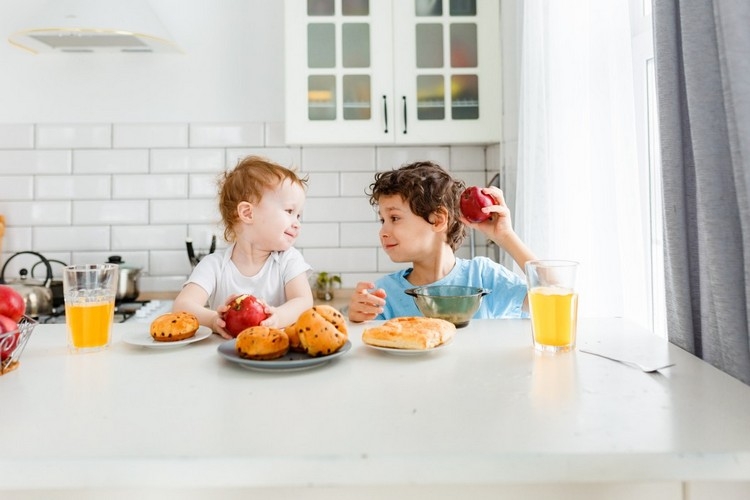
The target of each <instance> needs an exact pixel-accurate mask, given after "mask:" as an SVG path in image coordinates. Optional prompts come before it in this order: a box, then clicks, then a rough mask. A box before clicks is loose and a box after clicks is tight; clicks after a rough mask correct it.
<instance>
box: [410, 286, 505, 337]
mask: <svg viewBox="0 0 750 500" xmlns="http://www.w3.org/2000/svg"><path fill="white" fill-rule="evenodd" d="M491 291H492V290H488V289H486V288H478V287H475V286H460V285H429V286H418V287H415V288H409V289H408V290H405V293H406V294H407V295H411V296H412V297H413V298H414V303H415V304H416V305H417V308H418V309H419V310H420V311H421V312H422V314H424V315H425V316H426V317H428V318H439V319H444V320H446V321H450V322H451V323H453V324H454V325H456V328H463V327H465V326H466V325H468V324H469V322H470V321H471V318H472V317H473V316H474V313H476V312H477V310H478V309H479V306H480V305H481V304H482V297H484V296H485V295H487V294H489V293H490V292H491Z"/></svg>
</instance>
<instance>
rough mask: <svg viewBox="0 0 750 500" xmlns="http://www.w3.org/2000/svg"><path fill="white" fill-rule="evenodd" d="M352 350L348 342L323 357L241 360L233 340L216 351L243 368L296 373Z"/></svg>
mask: <svg viewBox="0 0 750 500" xmlns="http://www.w3.org/2000/svg"><path fill="white" fill-rule="evenodd" d="M351 348H352V343H351V342H349V341H348V340H347V341H346V343H345V344H344V345H343V346H341V348H340V349H339V350H338V351H336V352H334V353H332V354H328V355H325V356H315V357H313V356H310V355H309V354H307V353H305V352H299V351H289V352H287V353H286V354H284V355H283V356H281V357H280V358H276V359H265V360H261V359H248V358H243V357H242V356H240V355H239V353H238V352H237V346H236V342H235V341H234V340H227V341H226V342H222V343H221V344H219V347H218V351H219V354H221V355H222V356H223V357H224V359H227V360H229V361H232V362H233V363H237V364H238V365H240V366H241V367H243V368H247V369H249V370H257V371H271V372H277V371H297V370H307V369H310V368H315V367H316V366H320V365H323V364H326V363H328V362H330V361H333V360H334V359H336V358H338V357H339V356H341V355H343V354H345V353H346V352H347V351H349V349H351Z"/></svg>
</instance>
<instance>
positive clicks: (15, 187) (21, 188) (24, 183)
mask: <svg viewBox="0 0 750 500" xmlns="http://www.w3.org/2000/svg"><path fill="white" fill-rule="evenodd" d="M33 198H34V178H33V177H31V176H30V175H0V200H8V201H10V200H31V199H33ZM1 203H2V201H0V207H2V205H1ZM0 213H2V208H0Z"/></svg>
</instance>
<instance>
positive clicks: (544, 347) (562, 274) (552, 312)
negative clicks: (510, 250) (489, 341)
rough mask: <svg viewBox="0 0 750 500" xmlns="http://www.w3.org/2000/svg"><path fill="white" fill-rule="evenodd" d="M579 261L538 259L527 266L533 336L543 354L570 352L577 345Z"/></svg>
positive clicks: (536, 345) (536, 346) (535, 343)
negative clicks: (577, 279)
mask: <svg viewBox="0 0 750 500" xmlns="http://www.w3.org/2000/svg"><path fill="white" fill-rule="evenodd" d="M577 271H578V262H574V261H569V260H534V261H530V262H527V263H526V280H527V283H528V286H529V307H530V309H531V333H532V336H533V339H534V347H535V348H536V349H537V350H539V351H547V352H558V351H569V350H571V349H573V348H575V345H576V325H577V323H578V292H577V291H576V273H577Z"/></svg>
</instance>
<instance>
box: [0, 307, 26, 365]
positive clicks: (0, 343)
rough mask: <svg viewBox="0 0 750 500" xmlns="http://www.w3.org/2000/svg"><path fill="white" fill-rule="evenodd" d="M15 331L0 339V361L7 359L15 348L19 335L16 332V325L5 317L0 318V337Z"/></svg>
mask: <svg viewBox="0 0 750 500" xmlns="http://www.w3.org/2000/svg"><path fill="white" fill-rule="evenodd" d="M12 331H15V332H16V333H13V334H10V335H3V336H2V337H0V361H5V360H6V359H8V358H9V357H10V356H11V354H13V351H14V350H15V348H16V346H17V345H18V339H19V338H20V336H21V334H20V333H19V332H18V324H17V323H16V322H15V321H13V320H12V319H10V318H9V317H7V316H0V335H2V334H5V333H8V332H12Z"/></svg>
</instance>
